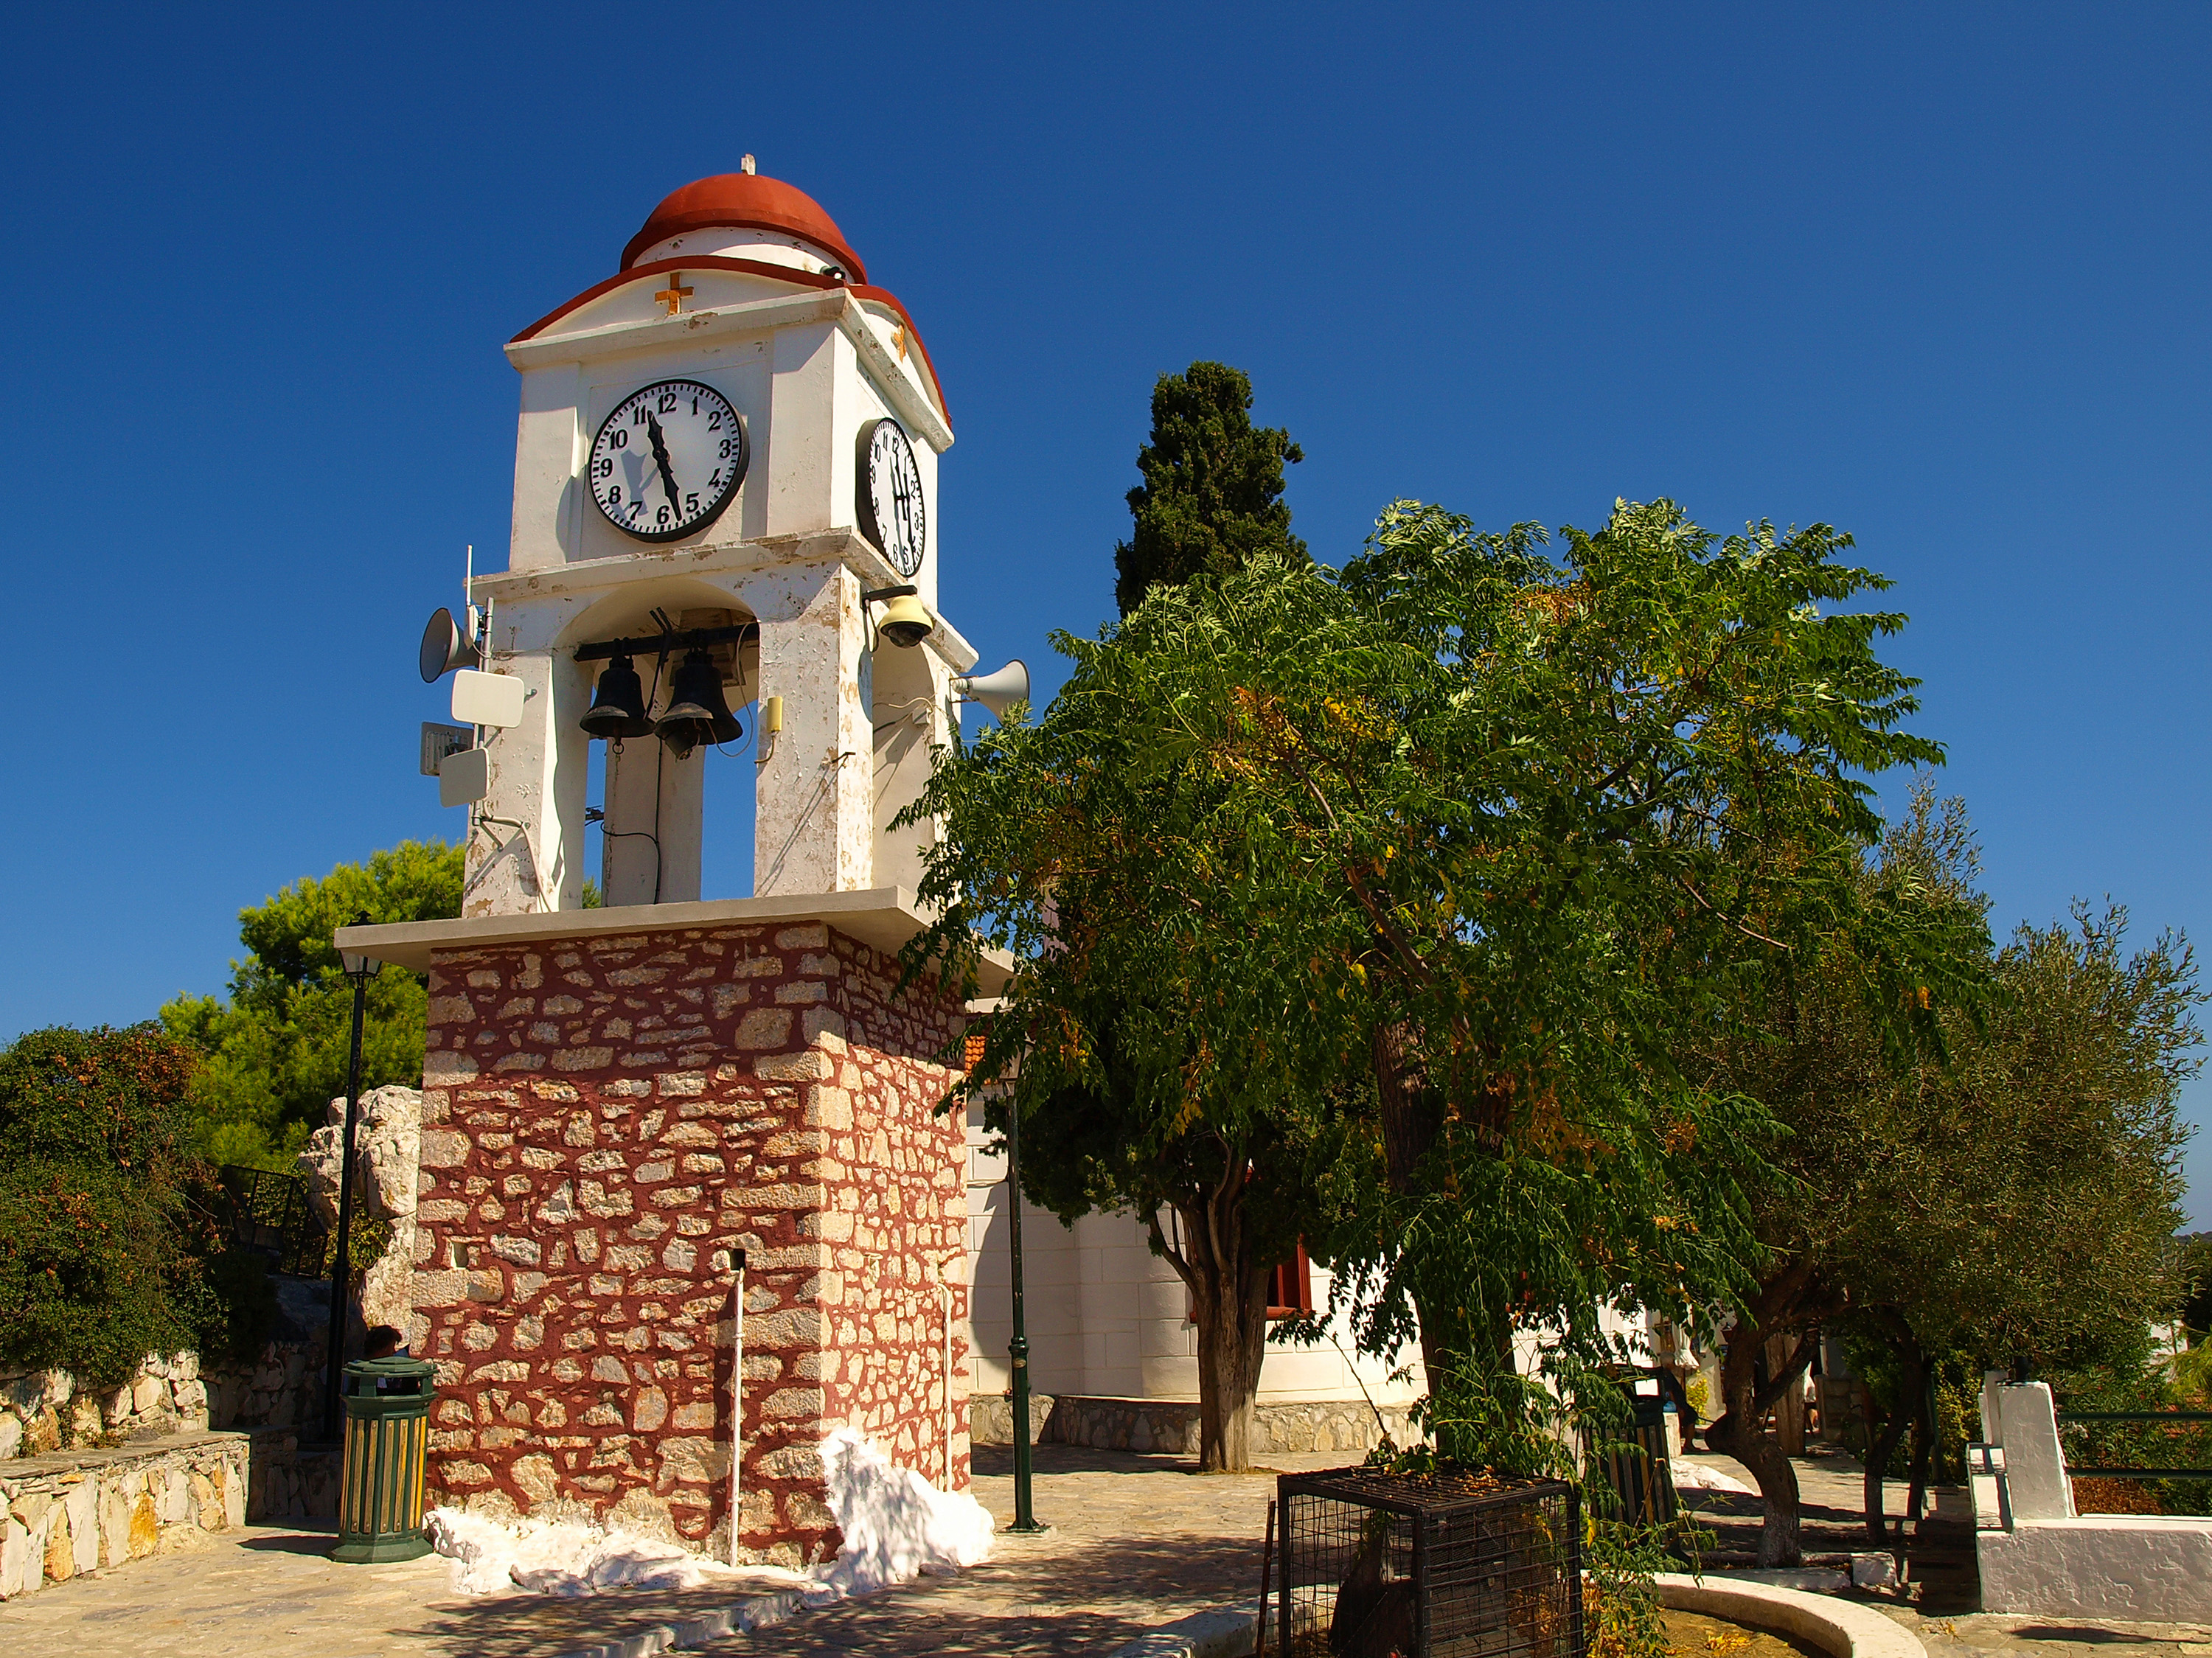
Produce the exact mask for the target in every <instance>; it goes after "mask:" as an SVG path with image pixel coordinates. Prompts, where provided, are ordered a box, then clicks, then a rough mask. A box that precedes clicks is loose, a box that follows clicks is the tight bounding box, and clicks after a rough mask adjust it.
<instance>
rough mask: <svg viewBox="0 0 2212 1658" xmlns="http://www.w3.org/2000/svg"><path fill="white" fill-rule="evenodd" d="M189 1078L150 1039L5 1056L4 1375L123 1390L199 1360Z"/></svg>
mask: <svg viewBox="0 0 2212 1658" xmlns="http://www.w3.org/2000/svg"><path fill="white" fill-rule="evenodd" d="M192 1064H193V1055H192V1054H191V1051H190V1050H189V1049H188V1048H185V1046H184V1045H183V1044H181V1043H179V1042H175V1041H173V1040H172V1039H171V1038H169V1037H168V1036H167V1035H163V1034H162V1033H161V1031H160V1030H159V1029H155V1028H154V1027H152V1026H148V1025H141V1026H138V1027H137V1028H135V1029H129V1030H112V1029H106V1028H102V1029H97V1030H71V1029H64V1028H60V1027H56V1028H54V1029H46V1030H33V1031H31V1032H29V1033H27V1035H22V1036H21V1037H18V1038H17V1039H16V1040H15V1042H13V1043H12V1044H10V1045H9V1047H8V1048H6V1049H5V1050H4V1051H0V1145H6V1146H7V1148H8V1156H7V1157H6V1159H5V1160H4V1162H0V1369H26V1370H39V1369H45V1368H48V1367H58V1368H60V1369H64V1370H70V1371H71V1372H72V1373H74V1374H75V1375H76V1376H77V1378H78V1379H79V1380H80V1381H82V1382H86V1383H88V1385H91V1386H94V1387H112V1386H113V1385H114V1384H115V1383H117V1382H120V1381H121V1380H122V1379H123V1378H124V1377H125V1376H127V1375H128V1374H129V1373H130V1371H131V1368H132V1367H133V1366H134V1365H135V1364H137V1362H138V1360H139V1359H140V1358H141V1357H143V1355H145V1354H146V1353H149V1352H153V1351H161V1352H170V1351H176V1350H177V1349H179V1348H180V1347H185V1346H189V1345H192V1343H193V1340H194V1339H195V1336H196V1329H197V1315H198V1314H199V1313H200V1312H201V1310H202V1302H203V1299H204V1285H203V1284H202V1282H201V1279H200V1260H201V1256H202V1254H204V1250H203V1249H202V1248H196V1247H194V1246H195V1245H198V1244H203V1243H204V1240H200V1239H198V1238H197V1236H195V1235H194V1234H193V1231H192V1220H193V1216H192V1213H191V1202H190V1199H191V1193H192V1190H193V1187H194V1184H195V1182H194V1171H193V1169H192V1166H191V1127H192V1124H191V1112H190V1109H189V1108H188V1107H187V1106H186V1104H185V1093H186V1090H187V1088H188V1086H189V1084H190V1079H191V1071H192Z"/></svg>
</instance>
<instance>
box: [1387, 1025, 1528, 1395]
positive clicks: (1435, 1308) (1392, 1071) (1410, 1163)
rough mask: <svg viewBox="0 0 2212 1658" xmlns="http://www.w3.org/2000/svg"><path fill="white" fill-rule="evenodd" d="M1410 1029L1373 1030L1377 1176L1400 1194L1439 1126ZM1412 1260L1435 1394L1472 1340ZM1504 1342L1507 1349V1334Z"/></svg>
mask: <svg viewBox="0 0 2212 1658" xmlns="http://www.w3.org/2000/svg"><path fill="white" fill-rule="evenodd" d="M1413 1045H1414V1044H1413V1032H1412V1031H1411V1030H1409V1029H1407V1027H1406V1026H1404V1025H1391V1026H1389V1027H1388V1028H1378V1029H1376V1032H1375V1045H1374V1063H1375V1095H1376V1106H1377V1108H1378V1110H1377V1114H1378V1115H1379V1116H1380V1117H1381V1119H1382V1125H1383V1180H1384V1181H1385V1183H1386V1184H1387V1185H1388V1186H1389V1189H1390V1191H1391V1193H1393V1194H1394V1195H1395V1196H1397V1197H1401V1198H1404V1197H1413V1196H1415V1195H1417V1194H1418V1192H1419V1181H1418V1180H1417V1179H1416V1178H1415V1177H1416V1175H1417V1174H1418V1173H1419V1169H1420V1165H1421V1160H1422V1159H1423V1158H1424V1157H1427V1156H1428V1154H1429V1150H1430V1148H1431V1146H1433V1145H1435V1144H1436V1142H1437V1134H1438V1133H1441V1132H1442V1131H1443V1108H1442V1105H1441V1104H1440V1103H1439V1102H1437V1100H1436V1098H1435V1097H1434V1096H1432V1095H1431V1092H1430V1091H1429V1090H1428V1088H1427V1086H1426V1085H1425V1078H1423V1077H1422V1076H1421V1074H1420V1072H1419V1066H1417V1065H1415V1063H1414V1062H1413ZM1414 1265H1415V1269H1416V1270H1415V1271H1414V1272H1413V1274H1412V1278H1411V1286H1410V1287H1411V1289H1412V1291H1413V1311H1414V1314H1415V1315H1416V1316H1417V1317H1418V1318H1419V1321H1420V1325H1421V1367H1422V1369H1423V1370H1425V1371H1426V1372H1427V1373H1428V1382H1429V1389H1430V1391H1431V1393H1434V1392H1435V1390H1436V1388H1437V1385H1438V1383H1439V1382H1441V1381H1442V1380H1443V1377H1444V1376H1445V1374H1446V1372H1447V1370H1449V1355H1450V1354H1452V1353H1454V1352H1457V1353H1461V1354H1462V1355H1468V1354H1471V1352H1472V1351H1473V1349H1474V1343H1473V1342H1472V1341H1471V1340H1470V1339H1467V1333H1462V1332H1459V1331H1456V1330H1455V1329H1454V1328H1453V1326H1454V1325H1455V1323H1456V1322H1457V1321H1456V1320H1455V1319H1454V1318H1452V1317H1450V1316H1449V1314H1450V1313H1451V1312H1454V1311H1456V1310H1457V1309H1456V1308H1455V1306H1451V1305H1449V1304H1448V1303H1447V1302H1446V1301H1445V1300H1443V1299H1442V1298H1440V1297H1437V1295H1435V1294H1434V1293H1432V1292H1431V1290H1430V1288H1429V1286H1427V1285H1425V1284H1423V1282H1422V1280H1421V1275H1420V1272H1419V1263H1418V1262H1416V1263H1414ZM1507 1346H1508V1351H1509V1353H1510V1333H1509V1335H1508V1338H1507Z"/></svg>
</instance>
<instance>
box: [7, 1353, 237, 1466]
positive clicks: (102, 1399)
mask: <svg viewBox="0 0 2212 1658" xmlns="http://www.w3.org/2000/svg"><path fill="white" fill-rule="evenodd" d="M207 1425H208V1390H207V1388H206V1387H205V1386H204V1384H203V1383H202V1382H201V1380H200V1361H199V1355H198V1354H197V1353H189V1352H185V1353H170V1354H161V1353H149V1354H147V1355H146V1357H145V1358H144V1359H143V1360H142V1361H141V1362H140V1363H139V1366H138V1369H137V1371H136V1372H134V1373H133V1374H132V1376H131V1378H130V1380H128V1381H127V1382H124V1383H123V1385H122V1386H120V1387H118V1388H96V1389H95V1388H80V1387H78V1386H77V1384H76V1380H75V1378H73V1377H72V1376H70V1373H69V1372H68V1371H67V1370H28V1371H24V1370H17V1371H14V1372H10V1373H4V1374H0V1461H7V1460H9V1459H12V1458H17V1457H26V1456H44V1455H49V1454H51V1453H52V1452H55V1451H61V1450H76V1449H88V1448H97V1447H100V1446H106V1445H113V1444H119V1443H121V1442H124V1441H125V1440H131V1439H153V1438H159V1437H160V1436H163V1435H165V1434H173V1433H179V1432H189V1431H192V1430H205V1429H206V1427H207Z"/></svg>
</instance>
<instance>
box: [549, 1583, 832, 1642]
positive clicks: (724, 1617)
mask: <svg viewBox="0 0 2212 1658" xmlns="http://www.w3.org/2000/svg"><path fill="white" fill-rule="evenodd" d="M799 1606H800V1601H799V1591H798V1590H796V1589H786V1590H784V1591H783V1592H782V1593H781V1594H757V1595H755V1596H754V1597H753V1598H752V1599H751V1600H740V1601H738V1603H737V1604H736V1605H735V1606H724V1607H723V1608H722V1609H721V1610H720V1611H719V1612H707V1613H704V1614H702V1616H700V1617H697V1618H687V1619H684V1621H683V1622H682V1623H680V1624H655V1625H653V1627H652V1628H651V1629H646V1630H640V1631H638V1632H637V1633H636V1634H635V1635H628V1636H624V1637H623V1638H622V1639H621V1640H619V1641H602V1642H600V1643H599V1644H598V1645H597V1646H589V1647H577V1648H575V1649H574V1650H572V1651H568V1652H564V1653H561V1654H559V1655H557V1658H658V1655H659V1654H661V1653H664V1652H680V1651H682V1650H683V1649H684V1648H686V1647H702V1646H704V1645H706V1644H707V1643H708V1642H709V1641H719V1640H720V1639H721V1638H722V1637H724V1636H726V1635H738V1634H743V1633H745V1632H746V1631H751V1630H757V1629H767V1628H769V1626H770V1625H775V1624H781V1623H782V1622H783V1621H784V1620H785V1619H787V1618H789V1617H790V1616H791V1614H792V1613H793V1612H797V1611H798V1610H799Z"/></svg>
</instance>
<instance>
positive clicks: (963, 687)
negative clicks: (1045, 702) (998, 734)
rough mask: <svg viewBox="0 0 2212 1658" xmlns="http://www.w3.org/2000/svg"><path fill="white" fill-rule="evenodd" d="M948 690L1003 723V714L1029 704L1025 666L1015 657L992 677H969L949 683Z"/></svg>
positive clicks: (984, 675)
mask: <svg viewBox="0 0 2212 1658" xmlns="http://www.w3.org/2000/svg"><path fill="white" fill-rule="evenodd" d="M952 689H954V690H956V691H957V692H958V693H959V694H960V695H962V696H964V697H966V698H967V699H968V701H970V702H981V704H982V705H983V706H984V707H985V708H988V709H989V710H990V711H991V712H992V713H993V714H996V715H998V716H999V718H1000V719H1001V720H1004V719H1005V718H1006V710H1007V709H1009V708H1012V707H1013V706H1014V704H1015V703H1017V702H1026V701H1029V700H1030V670H1029V664H1027V663H1026V662H1024V661H1023V660H1022V659H1020V658H1019V657H1016V658H1015V659H1013V660H1012V662H1009V663H1008V664H1006V666H1005V667H1003V668H1001V669H1000V670H999V671H998V672H996V673H979V674H969V676H968V677H966V678H964V679H956V680H954V681H953V682H952Z"/></svg>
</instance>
